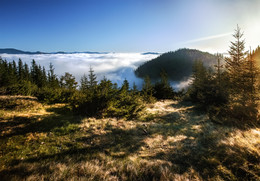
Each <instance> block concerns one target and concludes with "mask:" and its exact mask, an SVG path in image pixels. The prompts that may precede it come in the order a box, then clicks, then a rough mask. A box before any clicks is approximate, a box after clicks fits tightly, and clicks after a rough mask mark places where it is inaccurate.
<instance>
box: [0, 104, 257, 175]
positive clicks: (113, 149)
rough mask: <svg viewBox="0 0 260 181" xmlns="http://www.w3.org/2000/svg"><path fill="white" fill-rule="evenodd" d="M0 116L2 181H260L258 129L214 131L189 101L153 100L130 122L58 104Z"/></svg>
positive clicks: (218, 129) (223, 128)
mask: <svg viewBox="0 0 260 181" xmlns="http://www.w3.org/2000/svg"><path fill="white" fill-rule="evenodd" d="M0 116H1V117H0V120H1V121H0V127H1V135H0V163H1V165H0V178H1V180H12V179H13V180H21V179H25V180H44V179H46V180H259V179H260V165H259V160H260V151H259V150H260V129H259V128H248V129H247V130H239V129H236V128H230V127H223V126H222V125H216V124H214V123H212V122H211V121H209V120H208V117H207V116H206V115H204V114H201V113H199V112H197V111H196V110H194V107H193V106H192V105H189V104H188V103H186V104H183V103H182V104H181V103H179V102H177V101H164V102H157V103H155V104H151V105H148V106H147V110H146V112H145V113H144V115H143V116H142V118H140V119H139V120H132V121H125V120H117V119H95V118H82V117H79V116H76V115H73V114H72V113H71V112H70V111H69V109H68V108H67V107H66V105H63V104H58V105H52V106H43V108H42V109H40V110H39V109H36V110H31V111H30V112H28V111H26V112H25V111H22V110H19V111H17V110H16V111H12V110H2V111H1V113H0Z"/></svg>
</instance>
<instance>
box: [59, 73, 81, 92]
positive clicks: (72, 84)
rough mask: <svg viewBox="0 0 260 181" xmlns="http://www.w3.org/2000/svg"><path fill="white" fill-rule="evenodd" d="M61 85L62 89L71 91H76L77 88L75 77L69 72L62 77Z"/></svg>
mask: <svg viewBox="0 0 260 181" xmlns="http://www.w3.org/2000/svg"><path fill="white" fill-rule="evenodd" d="M60 83H61V87H63V88H66V89H69V90H72V89H76V87H77V82H76V80H75V77H74V76H73V75H72V74H70V73H68V72H65V75H64V76H61V78H60Z"/></svg>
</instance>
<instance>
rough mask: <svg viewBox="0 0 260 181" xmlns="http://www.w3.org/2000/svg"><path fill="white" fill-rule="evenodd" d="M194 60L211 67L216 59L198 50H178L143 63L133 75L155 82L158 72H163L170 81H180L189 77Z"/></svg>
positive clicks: (158, 76) (158, 75)
mask: <svg viewBox="0 0 260 181" xmlns="http://www.w3.org/2000/svg"><path fill="white" fill-rule="evenodd" d="M196 60H201V61H202V62H203V63H204V65H205V66H211V65H214V64H216V62H217V57H216V56H214V55H212V54H210V53H206V52H201V51H199V50H194V49H179V50H177V51H175V52H168V53H164V54H162V55H160V56H158V57H157V58H155V59H153V60H150V61H148V62H146V63H144V64H143V65H141V66H139V67H138V68H137V69H136V71H135V74H136V75H137V76H138V77H140V78H144V77H145V76H146V75H148V76H149V77H150V78H151V79H152V80H157V79H159V78H160V72H161V71H162V70H165V71H166V72H167V74H168V76H169V79H170V80H172V81H181V80H184V79H185V78H188V77H189V76H190V75H191V73H192V65H193V63H194V61H196Z"/></svg>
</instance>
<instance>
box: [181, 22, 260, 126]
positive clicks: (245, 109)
mask: <svg viewBox="0 0 260 181" xmlns="http://www.w3.org/2000/svg"><path fill="white" fill-rule="evenodd" d="M233 37H234V38H235V41H234V42H231V46H230V50H229V57H226V58H224V60H225V64H221V63H220V62H221V60H222V59H223V57H222V56H220V55H218V61H217V64H216V65H215V68H214V69H208V68H206V67H204V65H203V63H202V62H201V61H196V62H195V64H194V65H193V75H192V77H193V83H192V85H191V87H190V88H189V90H188V92H187V94H186V99H188V100H191V101H193V102H194V103H197V104H198V105H199V106H200V107H201V108H203V109H204V110H206V111H208V113H209V116H210V118H211V119H212V120H213V121H216V122H219V123H222V122H223V121H224V122H225V121H226V122H229V123H234V124H237V123H238V122H239V124H241V125H243V123H244V124H255V123H257V122H258V123H259V117H257V116H258V111H259V107H258V106H259V105H258V104H259V96H260V95H259V90H260V87H259V82H260V79H259V67H258V66H257V59H255V58H256V52H258V51H259V48H258V49H257V50H256V51H253V52H247V51H245V41H244V40H243V33H241V30H240V28H239V27H237V29H236V31H235V34H234V35H233Z"/></svg>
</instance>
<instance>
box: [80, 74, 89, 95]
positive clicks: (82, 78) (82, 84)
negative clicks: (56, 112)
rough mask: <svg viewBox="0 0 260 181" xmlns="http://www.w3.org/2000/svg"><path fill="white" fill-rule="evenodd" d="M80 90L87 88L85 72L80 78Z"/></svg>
mask: <svg viewBox="0 0 260 181" xmlns="http://www.w3.org/2000/svg"><path fill="white" fill-rule="evenodd" d="M80 90H81V91H86V90H88V77H87V76H86V74H84V75H83V76H82V77H81V78H80Z"/></svg>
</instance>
